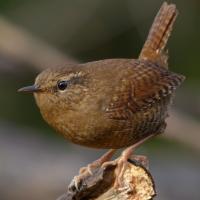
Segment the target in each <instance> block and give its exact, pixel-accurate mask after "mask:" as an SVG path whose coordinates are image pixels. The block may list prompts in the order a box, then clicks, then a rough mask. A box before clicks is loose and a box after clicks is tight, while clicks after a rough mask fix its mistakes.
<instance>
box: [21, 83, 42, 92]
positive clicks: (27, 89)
mask: <svg viewBox="0 0 200 200" xmlns="http://www.w3.org/2000/svg"><path fill="white" fill-rule="evenodd" d="M39 91H40V88H39V87H38V86H36V85H31V86H27V87H23V88H20V89H19V90H18V92H24V93H33V92H39Z"/></svg>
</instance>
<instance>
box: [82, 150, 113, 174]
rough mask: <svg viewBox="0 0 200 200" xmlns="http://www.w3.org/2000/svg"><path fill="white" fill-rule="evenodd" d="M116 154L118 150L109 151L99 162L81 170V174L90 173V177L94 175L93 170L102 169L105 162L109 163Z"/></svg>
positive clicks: (96, 161)
mask: <svg viewBox="0 0 200 200" xmlns="http://www.w3.org/2000/svg"><path fill="white" fill-rule="evenodd" d="M115 152H116V149H111V150H109V151H108V152H106V153H105V154H104V155H103V156H101V157H100V158H99V159H98V160H95V161H94V162H92V163H90V164H88V165H87V166H86V167H82V168H80V170H79V174H83V173H86V172H88V173H89V174H90V175H92V174H93V170H94V169H97V168H99V167H101V166H102V165H103V164H104V163H105V162H107V161H109V160H110V159H111V158H112V156H113V154H114V153H115Z"/></svg>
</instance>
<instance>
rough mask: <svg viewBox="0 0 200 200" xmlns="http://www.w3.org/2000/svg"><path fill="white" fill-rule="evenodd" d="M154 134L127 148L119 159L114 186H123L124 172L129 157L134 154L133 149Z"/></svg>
mask: <svg viewBox="0 0 200 200" xmlns="http://www.w3.org/2000/svg"><path fill="white" fill-rule="evenodd" d="M153 136H154V135H149V136H147V137H146V138H144V139H142V140H140V141H139V142H137V143H135V144H134V145H132V146H130V147H128V148H126V149H125V150H124V151H123V152H122V154H121V156H120V158H119V159H118V160H117V168H116V172H115V173H116V179H115V183H114V187H115V188H119V187H121V186H122V179H123V175H124V172H125V170H126V167H127V164H128V159H129V158H130V156H131V155H132V154H133V151H134V150H135V149H136V148H137V147H139V146H140V145H141V144H143V143H144V142H145V141H146V140H148V139H149V138H151V137H153Z"/></svg>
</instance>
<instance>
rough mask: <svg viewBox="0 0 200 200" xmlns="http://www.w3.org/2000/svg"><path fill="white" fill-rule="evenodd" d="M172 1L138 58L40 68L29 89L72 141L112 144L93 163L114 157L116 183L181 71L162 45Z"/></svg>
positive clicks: (157, 123) (156, 121)
mask: <svg viewBox="0 0 200 200" xmlns="http://www.w3.org/2000/svg"><path fill="white" fill-rule="evenodd" d="M177 13H178V12H177V10H176V6H175V5H174V4H170V5H169V4H167V3H166V2H165V3H163V5H162V6H161V8H160V10H159V12H158V14H157V16H156V18H155V20H154V22H153V25H152V27H151V29H150V32H149V35H148V37H147V40H146V42H145V44H144V46H143V48H142V51H141V53H140V55H139V58H138V59H106V60H99V61H94V62H88V63H85V64H67V65H66V66H64V67H58V68H49V69H47V70H45V71H43V72H42V73H40V74H39V75H38V76H37V78H36V80H35V84H34V85H33V86H29V87H25V88H22V89H20V90H19V91H20V92H33V93H34V96H35V99H36V102H37V105H38V107H39V109H40V111H41V114H42V116H43V118H44V119H45V121H47V123H48V124H49V125H50V126H52V127H53V128H54V129H56V130H57V131H58V132H60V133H62V135H63V136H64V137H65V138H67V139H69V140H70V141H72V142H73V143H76V144H79V145H84V146H87V147H93V148H103V149H111V150H110V151H108V152H107V153H106V154H105V155H103V156H102V157H101V158H100V159H98V160H97V161H95V162H94V163H93V164H92V165H90V166H89V167H90V168H91V167H92V166H93V165H102V164H103V163H104V162H105V161H108V160H109V159H110V158H111V156H112V155H113V153H114V152H115V151H116V149H119V148H122V147H128V148H127V149H126V150H125V151H124V152H123V153H122V156H121V158H120V159H119V160H118V162H119V165H120V166H121V167H120V170H119V171H118V178H117V183H119V182H120V178H121V176H122V172H123V168H124V165H125V164H126V162H127V159H128V157H129V156H130V155H131V153H132V151H133V149H134V148H135V147H136V146H138V145H139V144H141V143H143V142H144V141H145V140H147V139H148V138H150V137H152V136H155V135H157V134H160V133H162V132H163V131H164V129H165V127H166V123H165V119H166V117H167V116H168V107H169V105H170V103H171V101H172V97H173V94H174V92H175V90H176V88H177V87H178V86H179V85H180V84H181V82H182V81H183V80H184V77H183V76H182V75H179V74H176V73H173V72H171V71H169V70H168V63H167V59H168V56H167V53H166V51H165V46H166V43H167V41H168V38H169V36H170V34H171V31H172V26H173V24H174V22H175V19H176V17H177Z"/></svg>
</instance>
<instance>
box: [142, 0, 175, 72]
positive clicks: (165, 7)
mask: <svg viewBox="0 0 200 200" xmlns="http://www.w3.org/2000/svg"><path fill="white" fill-rule="evenodd" d="M177 15H178V11H177V9H176V6H175V5H174V4H167V3H166V2H164V3H163V4H162V6H161V8H160V10H159V12H158V14H157V15H156V17H155V19H154V22H153V25H152V27H151V29H150V32H149V35H148V37H147V40H146V42H145V44H144V46H143V48H142V51H141V53H140V56H139V59H143V60H149V61H152V62H156V63H158V64H160V65H161V66H163V67H165V68H167V66H168V64H167V59H168V56H167V53H166V52H165V51H164V49H165V47H166V44H167V41H168V39H169V36H170V34H171V31H172V28H173V24H174V22H175V20H176V17H177Z"/></svg>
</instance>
